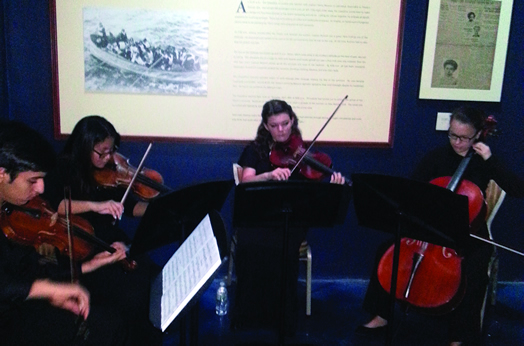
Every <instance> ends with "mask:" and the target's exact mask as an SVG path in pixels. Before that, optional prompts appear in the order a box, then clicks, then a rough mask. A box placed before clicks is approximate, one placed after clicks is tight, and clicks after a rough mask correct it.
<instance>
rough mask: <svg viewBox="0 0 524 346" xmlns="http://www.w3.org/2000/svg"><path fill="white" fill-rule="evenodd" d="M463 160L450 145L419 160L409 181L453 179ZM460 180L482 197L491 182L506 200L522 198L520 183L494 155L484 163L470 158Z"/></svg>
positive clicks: (481, 159)
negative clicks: (502, 192) (473, 187)
mask: <svg viewBox="0 0 524 346" xmlns="http://www.w3.org/2000/svg"><path fill="white" fill-rule="evenodd" d="M463 158H464V157H462V156H460V155H458V154H457V153H456V152H455V151H454V150H453V148H452V147H451V145H447V146H444V147H440V148H438V149H435V150H433V151H431V152H429V153H428V154H427V155H426V156H424V158H423V159H422V160H421V162H420V163H419V165H418V166H417V168H416V169H415V171H414V172H413V175H412V178H413V179H415V180H419V181H422V182H429V181H431V180H432V179H435V178H438V177H444V176H453V174H454V173H455V171H456V170H457V168H458V166H459V164H460V162H462V159H463ZM463 178H464V179H466V180H469V181H471V182H472V183H474V184H476V185H477V186H478V187H479V188H480V190H481V191H482V192H483V193H485V191H486V187H487V186H488V183H489V181H490V180H494V181H495V182H496V183H497V184H498V185H499V186H500V187H501V188H502V189H503V190H504V191H506V193H507V194H508V195H509V196H513V197H524V180H523V179H522V178H521V177H519V176H518V175H516V174H514V173H513V172H511V171H510V170H508V169H507V168H506V167H505V166H504V165H503V164H502V163H501V162H500V161H499V160H498V159H497V158H496V157H495V156H494V155H491V157H490V158H489V159H488V160H485V161H484V159H483V158H482V157H481V156H480V155H477V154H474V155H473V157H472V158H471V161H470V162H469V164H468V166H467V168H466V171H465V172H464V175H463Z"/></svg>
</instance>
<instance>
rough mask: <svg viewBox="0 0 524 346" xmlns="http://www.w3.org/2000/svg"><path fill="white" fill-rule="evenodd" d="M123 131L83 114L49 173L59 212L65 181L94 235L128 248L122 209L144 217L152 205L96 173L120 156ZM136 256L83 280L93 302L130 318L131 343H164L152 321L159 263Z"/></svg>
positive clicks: (50, 195)
mask: <svg viewBox="0 0 524 346" xmlns="http://www.w3.org/2000/svg"><path fill="white" fill-rule="evenodd" d="M119 145H120V135H119V133H118V132H117V131H116V129H115V128H114V126H113V125H112V124H111V123H110V122H109V121H107V120H106V119H105V118H103V117H101V116H97V115H91V116H86V117H84V118H82V119H81V120H80V121H79V122H78V123H77V124H76V125H75V127H74V129H73V131H72V133H71V135H70V136H69V138H68V139H67V141H66V144H65V146H64V149H63V151H62V153H61V154H60V155H59V161H58V165H57V169H56V170H54V171H52V172H50V173H49V174H48V176H47V177H46V184H47V185H48V187H49V188H48V189H47V190H46V194H45V196H46V199H48V200H49V202H50V203H51V206H52V207H53V208H56V209H57V210H58V212H59V213H60V214H64V213H65V211H66V210H65V206H66V200H65V199H64V194H63V192H62V191H63V189H64V186H69V187H70V189H71V212H72V214H74V215H78V216H81V217H83V218H85V219H86V220H87V221H89V222H90V223H91V225H92V226H93V228H94V232H95V235H96V236H97V237H98V238H100V239H102V240H103V241H105V242H107V243H112V244H113V246H114V247H115V248H119V249H122V250H124V251H125V250H127V247H128V245H129V244H130V238H129V236H128V235H127V234H126V232H125V231H124V230H122V229H121V228H120V227H119V226H118V223H117V222H115V220H118V219H120V218H121V216H122V215H123V214H125V215H128V216H135V217H139V216H142V215H143V214H144V212H145V210H146V208H147V206H148V203H147V202H144V201H140V200H139V199H138V198H135V197H134V196H133V195H129V198H127V199H126V200H125V202H124V203H123V204H122V203H121V202H120V201H121V199H122V196H123V195H124V189H118V188H106V187H104V186H101V185H100V184H99V183H98V182H97V181H96V179H95V173H96V172H97V171H100V170H102V169H104V167H106V165H107V164H108V163H109V162H110V161H111V160H113V156H114V155H116V150H117V148H118V146H119ZM132 260H136V262H137V268H136V269H135V270H133V271H128V272H126V271H124V270H123V269H122V266H121V265H118V264H114V265H110V266H105V267H103V268H101V269H100V270H97V271H96V272H93V273H90V274H88V275H84V276H82V278H81V282H82V284H83V285H85V286H86V287H87V288H88V289H89V291H90V292H91V295H92V297H93V298H92V299H93V301H96V302H97V303H99V304H103V305H108V306H113V307H115V308H117V309H118V310H119V311H120V312H121V314H122V316H123V318H124V319H125V320H126V321H127V322H128V323H129V325H130V326H131V328H130V344H133V345H146V344H147V345H155V344H161V342H162V334H161V332H160V330H158V329H156V328H155V327H153V325H152V324H151V322H150V321H149V291H150V281H151V279H152V278H153V277H154V276H155V275H156V274H158V272H159V271H160V268H159V267H158V266H157V265H156V264H155V263H153V262H152V261H151V260H150V258H149V257H148V256H147V255H146V254H144V255H142V256H140V257H139V258H133V259H132Z"/></svg>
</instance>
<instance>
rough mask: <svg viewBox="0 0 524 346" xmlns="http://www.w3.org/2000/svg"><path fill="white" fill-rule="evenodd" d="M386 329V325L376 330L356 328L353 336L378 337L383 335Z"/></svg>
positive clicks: (362, 327)
mask: <svg viewBox="0 0 524 346" xmlns="http://www.w3.org/2000/svg"><path fill="white" fill-rule="evenodd" d="M387 329H388V326H387V325H385V326H382V327H376V328H368V327H364V326H358V327H357V328H356V329H355V334H356V335H361V336H380V335H385V333H386V330H387Z"/></svg>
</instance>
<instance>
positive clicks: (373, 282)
mask: <svg viewBox="0 0 524 346" xmlns="http://www.w3.org/2000/svg"><path fill="white" fill-rule="evenodd" d="M462 159H463V157H462V156H460V155H458V154H457V153H456V152H455V151H454V150H453V148H452V147H451V146H450V145H447V146H445V147H441V148H438V149H436V150H433V151H431V152H430V153H428V154H427V155H426V156H425V157H424V158H423V159H422V160H421V162H420V164H419V165H418V166H417V168H416V169H415V171H414V173H413V176H412V178H413V179H415V180H419V181H422V182H429V181H431V180H433V179H435V178H438V177H443V176H452V175H453V174H454V173H455V171H456V169H457V167H458V165H459V164H460V162H461V161H462ZM463 179H466V180H469V181H471V182H473V183H475V184H476V185H477V186H478V187H479V188H480V189H481V191H482V193H484V192H485V191H486V187H487V185H488V183H489V181H490V180H491V179H493V180H494V181H496V182H497V184H498V185H499V186H500V187H501V188H502V189H503V190H505V191H506V192H507V194H508V195H511V196H515V197H524V181H523V180H522V179H521V178H519V177H518V176H516V175H515V174H513V173H511V172H509V171H508V170H506V169H505V168H504V167H503V165H502V164H501V163H500V162H499V161H498V160H497V159H496V158H495V157H493V156H491V157H490V158H489V159H488V160H486V161H484V160H483V159H482V157H480V156H479V155H476V154H475V155H473V157H472V158H471V161H470V163H469V165H468V167H467V169H466V171H465V172H464V175H463ZM477 233H478V235H479V236H483V237H486V238H487V236H488V231H487V227H486V224H485V223H484V224H482V225H481V227H480V229H479V230H477ZM392 244H393V242H392V241H391V242H388V243H385V244H383V245H382V246H381V247H380V248H379V249H378V251H377V255H376V260H375V266H374V270H373V272H372V273H371V278H370V282H369V286H368V289H367V292H366V296H365V298H364V304H363V308H364V310H366V311H367V312H369V313H370V314H371V315H373V316H376V315H378V316H381V317H383V318H385V319H388V316H389V303H390V301H389V294H388V293H387V292H386V291H385V290H384V289H383V288H382V286H381V285H380V283H379V281H378V278H377V267H378V263H379V261H380V259H381V257H382V255H383V254H384V252H385V251H386V250H387V249H388V248H389V247H390V246H391V245H392ZM463 250H464V252H463V255H464V259H463V261H462V264H463V266H462V268H463V270H464V271H465V275H466V280H467V281H466V282H467V284H466V292H465V295H464V298H463V299H462V301H461V302H460V304H459V305H458V306H457V307H456V309H455V310H453V311H452V312H450V313H448V314H447V315H445V318H446V319H447V321H448V325H449V331H448V334H449V336H448V338H449V340H450V341H462V342H465V343H466V344H468V345H469V344H471V345H475V344H478V342H479V337H480V312H481V309H482V303H483V299H484V292H485V290H484V289H479V288H481V287H484V288H485V287H486V286H487V284H488V279H489V278H488V275H487V268H488V265H489V261H490V258H491V254H492V253H493V247H492V246H491V245H489V244H486V243H484V242H481V241H479V240H476V239H474V238H470V240H469V242H468V244H466V248H465V249H463Z"/></svg>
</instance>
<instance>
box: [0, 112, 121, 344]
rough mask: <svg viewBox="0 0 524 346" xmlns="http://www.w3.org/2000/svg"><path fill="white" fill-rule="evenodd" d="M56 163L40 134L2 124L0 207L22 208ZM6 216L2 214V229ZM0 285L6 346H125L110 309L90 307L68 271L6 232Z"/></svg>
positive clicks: (0, 331)
mask: <svg viewBox="0 0 524 346" xmlns="http://www.w3.org/2000/svg"><path fill="white" fill-rule="evenodd" d="M55 160H56V159H55V154H54V151H53V148H52V147H51V145H50V144H49V143H48V142H47V141H46V140H45V139H44V138H43V137H42V136H40V134H39V133H37V132H36V131H34V130H32V129H30V128H28V127H27V126H25V125H22V124H21V123H15V122H8V123H1V124H0V205H2V206H3V205H4V203H10V204H12V205H16V206H23V205H25V204H26V203H27V202H29V201H30V200H32V199H33V198H35V197H36V196H38V195H39V194H41V193H42V192H43V191H44V181H43V178H44V176H45V175H46V173H47V171H48V170H50V169H51V168H52V167H53V165H54V163H55ZM5 218H6V216H5V215H4V213H1V214H0V222H1V223H2V227H3V224H4V221H5ZM31 221H32V220H31V218H28V220H27V222H28V223H31ZM15 231H16V230H15ZM122 256H125V253H123V252H118V251H117V252H115V253H114V254H109V253H105V254H101V255H100V256H98V257H97V258H94V259H93V260H91V261H88V262H85V263H84V264H83V265H82V267H81V271H82V272H83V273H86V272H88V271H90V270H95V269H97V268H99V267H100V266H102V265H105V264H108V263H109V262H114V261H118V260H120V259H122ZM79 269H80V268H79ZM68 281H69V282H68ZM0 282H1V284H0V286H1V289H0V340H2V344H4V345H80V344H81V345H123V344H124V341H125V340H126V335H127V332H126V328H125V325H124V321H123V319H122V318H120V316H119V314H118V313H117V312H116V311H113V310H111V309H110V308H108V307H101V306H96V305H93V302H92V300H91V299H90V295H89V292H88V291H87V290H86V289H85V288H84V287H83V286H81V285H80V284H78V283H71V273H70V271H69V267H67V268H63V267H61V266H59V265H57V264H54V263H49V262H47V263H42V258H41V256H40V255H39V254H38V253H37V252H36V251H35V248H34V247H33V246H27V245H21V244H18V243H16V242H14V241H12V240H11V239H10V238H8V237H7V236H4V234H2V235H1V236H0ZM82 320H85V322H82Z"/></svg>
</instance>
